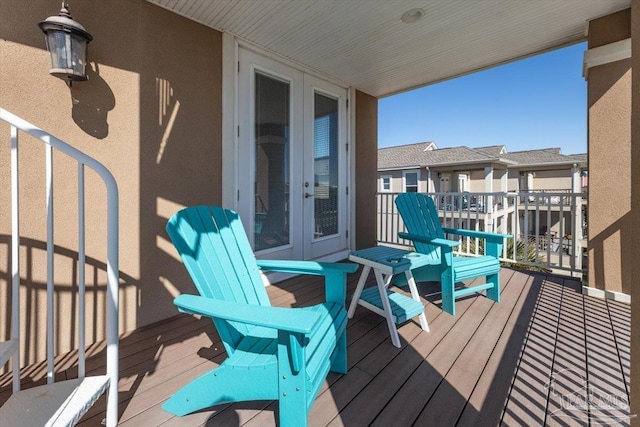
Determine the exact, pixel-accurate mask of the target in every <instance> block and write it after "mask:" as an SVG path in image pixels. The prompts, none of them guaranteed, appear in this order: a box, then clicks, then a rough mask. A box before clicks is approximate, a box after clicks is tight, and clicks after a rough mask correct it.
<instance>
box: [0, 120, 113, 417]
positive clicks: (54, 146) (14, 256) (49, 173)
mask: <svg viewBox="0 0 640 427" xmlns="http://www.w3.org/2000/svg"><path fill="white" fill-rule="evenodd" d="M0 120H2V121H4V122H7V123H8V124H9V125H10V127H11V203H12V208H11V217H12V225H11V234H12V237H11V246H12V247H11V262H12V271H11V275H12V276H11V277H12V281H11V289H12V302H11V303H12V306H13V310H12V320H11V322H12V327H11V338H12V340H17V341H19V339H20V315H19V307H20V300H19V294H20V292H19V284H20V215H19V206H20V205H19V197H20V195H19V173H18V172H19V170H18V166H19V162H18V155H19V144H18V131H22V132H25V133H27V134H29V135H31V136H33V137H35V138H37V139H39V140H40V141H42V142H43V143H45V150H46V210H47V383H48V384H52V383H53V382H54V381H55V379H54V377H55V375H54V331H53V324H54V323H53V321H54V318H53V314H54V307H53V293H54V286H53V280H54V275H53V273H54V262H53V261H54V257H53V255H54V240H53V236H54V233H53V225H54V215H53V202H54V200H53V196H54V194H53V176H54V175H53V152H54V151H53V150H56V151H57V152H60V153H63V154H65V155H67V156H69V157H70V158H72V159H75V160H76V162H77V164H78V216H79V221H78V268H79V270H78V273H79V274H78V275H79V277H78V310H79V313H80V315H79V328H78V342H79V360H78V376H79V378H80V379H83V378H84V376H85V373H86V368H85V359H86V355H85V280H86V279H85V257H86V254H85V223H84V214H85V212H84V208H85V206H84V203H85V200H84V198H85V195H84V192H85V189H84V174H85V166H87V167H89V168H91V169H92V170H94V171H95V172H96V173H97V174H98V176H100V178H102V180H103V182H104V184H105V186H106V190H107V295H106V339H107V377H108V379H109V386H108V393H107V417H106V423H107V426H115V425H116V424H117V418H118V271H119V270H118V253H119V248H118V244H119V241H118V240H119V237H118V236H119V232H118V187H117V184H116V181H115V179H114V177H113V175H112V174H111V172H109V170H108V169H107V168H106V167H105V166H104V165H102V164H101V163H100V162H98V161H97V160H95V159H93V158H92V157H90V156H88V155H86V154H85V153H82V152H81V151H79V150H77V149H76V148H74V147H72V146H70V145H69V144H67V143H65V142H64V141H61V140H60V139H58V138H56V137H54V136H53V135H51V134H49V133H47V132H45V131H43V130H42V129H39V128H38V127H36V126H34V125H32V124H31V123H28V122H27V121H25V120H23V119H21V118H20V117H17V116H16V115H14V114H12V113H10V112H8V111H6V110H4V109H1V108H0ZM19 347H20V346H19V345H17V346H16V348H17V350H15V351H14V353H13V355H12V370H13V391H14V393H16V392H18V391H19V389H20V350H19Z"/></svg>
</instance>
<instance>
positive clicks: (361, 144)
mask: <svg viewBox="0 0 640 427" xmlns="http://www.w3.org/2000/svg"><path fill="white" fill-rule="evenodd" d="M355 126H356V152H355V158H356V170H357V173H356V221H355V223H356V248H366V247H369V246H375V244H376V191H377V189H378V187H377V186H378V184H377V180H376V177H377V176H378V98H376V97H373V96H371V95H368V94H366V93H364V92H360V91H356V123H355Z"/></svg>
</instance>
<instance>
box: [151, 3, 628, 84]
mask: <svg viewBox="0 0 640 427" xmlns="http://www.w3.org/2000/svg"><path fill="white" fill-rule="evenodd" d="M148 1H149V2H151V3H154V4H156V5H158V6H161V7H164V8H166V9H169V10H171V11H173V12H175V13H178V14H180V15H182V16H185V17H187V18H189V19H192V20H194V21H197V22H200V23H202V24H204V25H207V26H209V27H211V28H215V29H217V30H219V31H226V32H229V33H231V34H234V35H236V36H238V37H241V38H242V39H245V40H248V41H250V42H252V43H254V44H256V45H259V46H262V47H264V48H265V49H268V50H270V51H272V52H275V53H277V54H279V55H282V56H284V57H286V58H289V59H291V60H293V61H295V62H298V63H301V64H304V65H305V66H307V67H309V68H311V69H313V70H316V71H317V72H318V73H321V74H325V75H328V76H331V77H333V78H335V79H337V80H340V81H342V82H345V83H347V84H349V85H352V86H354V87H356V88H358V89H360V90H362V91H364V92H366V93H369V94H371V95H374V96H385V95H390V94H393V93H397V92H401V91H405V90H408V89H411V88H415V87H419V86H424V85H426V84H429V83H433V82H437V81H441V80H444V79H448V78H451V77H455V76H459V75H462V74H466V73H470V72H473V71H476V70H479V69H483V68H487V67H491V66H493V65H497V64H501V63H504V62H508V61H511V60H514V59H517V58H522V57H525V56H529V55H532V54H535V53H539V52H543V51H546V50H549V49H553V48H556V47H559V46H564V45H567V44H570V43H573V42H576V41H580V40H583V39H584V37H585V24H586V22H587V21H588V20H590V19H593V18H596V17H599V16H603V15H607V14H609V13H612V12H615V11H618V10H621V9H624V8H626V7H629V0H483V1H462V0H457V1H452V0H422V1H417V0H316V1H314V0H213V1H212V0H148ZM412 8H422V9H423V10H424V12H425V14H424V17H423V18H422V19H420V20H419V21H418V22H415V23H412V24H405V23H404V22H402V20H401V16H402V14H403V13H404V12H405V11H407V10H410V9H412Z"/></svg>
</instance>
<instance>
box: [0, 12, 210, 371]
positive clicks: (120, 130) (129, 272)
mask: <svg viewBox="0 0 640 427" xmlns="http://www.w3.org/2000/svg"><path fill="white" fill-rule="evenodd" d="M59 6H60V4H59V3H54V2H51V1H46V0H30V1H29V2H9V1H8V0H0V16H2V17H3V18H2V24H1V25H0V33H1V34H0V37H1V38H2V40H0V106H1V107H2V108H5V109H7V110H9V111H11V112H13V113H14V114H17V115H18V116H21V117H23V118H24V119H26V120H28V121H30V122H32V123H34V124H35V125H37V126H39V127H41V128H43V129H44V130H46V131H49V132H51V133H52V134H54V135H56V136H57V137H59V138H61V139H63V140H65V141H67V142H68V143H70V144H71V145H73V146H75V147H77V148H78V149H80V150H82V151H85V152H87V153H88V154H90V155H91V156H93V157H95V158H97V159H98V160H99V161H101V162H103V163H104V164H105V165H106V166H107V167H108V168H109V169H110V170H111V171H112V172H113V174H114V175H115V178H116V180H117V182H118V185H119V190H120V271H121V292H120V302H121V310H120V329H121V331H125V330H130V329H133V328H135V327H138V326H142V325H145V324H147V323H150V322H153V321H155V320H159V319H162V318H166V317H168V316H171V315H174V314H177V311H176V309H175V308H174V306H173V304H172V299H173V296H174V295H175V294H176V293H177V292H186V291H192V285H191V281H190V280H189V278H188V276H187V275H186V273H185V270H184V267H183V266H182V265H181V263H180V262H179V261H178V260H176V259H175V253H174V252H173V249H172V247H171V245H170V244H169V243H168V238H167V237H166V233H165V231H164V225H165V223H166V219H167V218H168V216H169V215H171V214H172V213H173V212H174V211H175V210H176V209H178V208H179V207H181V206H184V205H191V204H199V203H209V204H211V203H220V192H221V185H222V183H221V174H220V172H221V162H220V157H221V156H220V154H221V136H220V127H221V34H220V33H218V32H216V31H214V30H211V29H208V28H206V27H204V26H201V25H199V24H196V23H194V22H191V21H189V20H186V19H184V18H181V17H179V16H178V15H176V14H173V13H170V12H167V11H165V10H163V9H161V8H158V7H156V6H153V5H151V4H149V3H147V2H145V1H143V0H132V1H126V2H125V1H115V0H103V1H100V2H75V3H73V4H72V5H71V14H72V15H73V17H74V19H76V20H77V21H79V22H80V23H82V24H83V25H84V26H85V28H86V29H87V30H88V31H89V32H90V33H91V34H92V35H93V36H94V40H93V42H91V43H90V45H89V53H88V61H89V63H90V65H91V66H90V70H89V73H88V74H89V81H87V82H79V83H75V84H74V85H73V87H72V89H69V88H68V87H67V86H66V84H65V83H64V82H63V81H62V80H59V79H57V78H55V77H52V76H49V74H48V70H49V65H50V63H49V55H48V53H47V52H46V50H45V43H44V36H43V34H42V32H41V31H40V29H39V28H38V27H37V23H38V22H39V21H41V20H43V19H45V18H46V17H47V16H49V15H55V14H57V13H58V11H59ZM0 132H1V135H4V136H3V137H0V153H1V154H0V183H1V184H0V206H2V209H1V210H0V306H2V307H6V306H7V298H8V295H7V293H6V292H7V289H8V286H7V284H8V280H9V277H8V276H9V273H8V269H9V261H8V256H9V255H8V254H9V240H8V239H9V235H10V213H9V212H8V210H7V209H5V207H6V206H9V192H8V190H9V184H8V183H9V170H8V158H9V151H8V150H9V138H8V136H9V130H8V127H7V126H5V125H0ZM21 144H22V145H21V154H22V156H23V159H22V162H21V168H22V169H21V178H22V184H21V187H22V189H23V194H22V199H21V207H22V212H23V213H24V215H23V217H22V233H21V234H22V236H24V238H23V241H22V245H21V246H22V253H23V257H22V277H23V280H22V285H21V290H22V292H21V294H22V303H23V305H26V306H28V307H27V308H28V310H27V312H28V313H29V315H28V316H26V317H25V318H23V322H22V326H23V337H26V340H27V341H28V342H25V343H23V344H24V345H25V347H26V346H29V351H28V352H23V355H24V359H25V360H26V361H29V362H32V361H35V360H41V359H42V356H43V354H44V345H43V342H44V341H43V340H42V338H43V334H44V309H43V307H44V301H45V299H44V287H45V283H46V263H45V261H44V260H45V249H44V248H45V241H46V237H45V236H46V234H45V228H44V221H43V218H44V217H43V215H44V197H43V196H44V172H43V170H44V149H43V148H42V147H41V146H40V144H37V143H36V141H34V140H30V139H28V138H23V139H22V140H21ZM55 167H56V171H57V172H56V173H57V178H56V181H55V191H56V194H57V197H58V198H57V199H56V201H55V213H56V224H55V238H56V245H57V246H56V261H57V263H56V280H55V285H56V291H57V292H58V295H59V298H58V299H57V300H56V310H57V314H56V316H57V318H58V323H57V328H58V329H60V330H65V328H66V327H68V326H69V324H70V323H71V324H73V323H75V322H77V318H76V317H75V315H70V314H69V313H71V308H72V307H73V303H72V298H71V294H72V292H71V284H72V283H74V281H75V279H74V278H73V277H74V275H75V268H76V265H75V263H74V261H73V258H74V257H75V256H76V251H77V243H76V242H77V235H76V230H77V225H76V224H77V223H76V218H77V207H76V206H77V193H76V191H75V190H69V189H72V188H75V186H76V166H75V164H73V163H72V162H70V161H66V160H65V159H63V158H62V156H56V158H55ZM104 195H105V192H104V188H103V186H102V184H101V183H100V182H99V181H98V180H97V179H96V178H95V176H94V175H93V174H91V173H88V174H87V231H88V233H90V234H89V235H90V236H91V237H89V238H88V239H87V256H88V257H90V260H89V261H88V265H89V267H88V270H87V276H88V280H89V283H88V285H89V286H90V288H91V292H90V294H89V297H88V298H89V301H88V302H89V307H90V310H91V312H90V313H89V315H88V317H87V318H88V321H89V334H88V337H87V340H88V341H89V342H92V341H95V340H98V339H101V338H102V319H103V315H102V313H103V307H104V289H105V283H106V280H105V272H104V261H105V259H106V256H105V240H104V235H105V225H104V218H105V216H104V209H105V203H104ZM27 213H28V215H27ZM0 313H1V315H2V316H3V317H2V324H3V325H4V324H8V322H7V323H5V321H8V319H7V318H6V316H7V315H8V312H7V311H6V310H3V311H0ZM67 333H68V332H67ZM6 334H8V329H7V328H5V327H2V328H0V339H2V338H3V337H4V336H5V335H6ZM74 345H76V343H75V342H74V339H71V340H70V341H69V339H67V338H66V334H65V333H62V334H61V335H60V341H59V344H58V348H57V350H58V351H65V350H67V349H68V348H70V347H73V346H74Z"/></svg>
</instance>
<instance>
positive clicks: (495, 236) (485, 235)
mask: <svg viewBox="0 0 640 427" xmlns="http://www.w3.org/2000/svg"><path fill="white" fill-rule="evenodd" d="M442 231H444V232H445V233H448V234H457V235H459V236H469V237H477V238H479V239H486V240H489V241H496V242H497V241H500V242H501V241H502V239H507V238H509V237H513V235H511V234H501V233H489V232H486V231H475V230H465V229H463V228H446V227H442Z"/></svg>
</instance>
